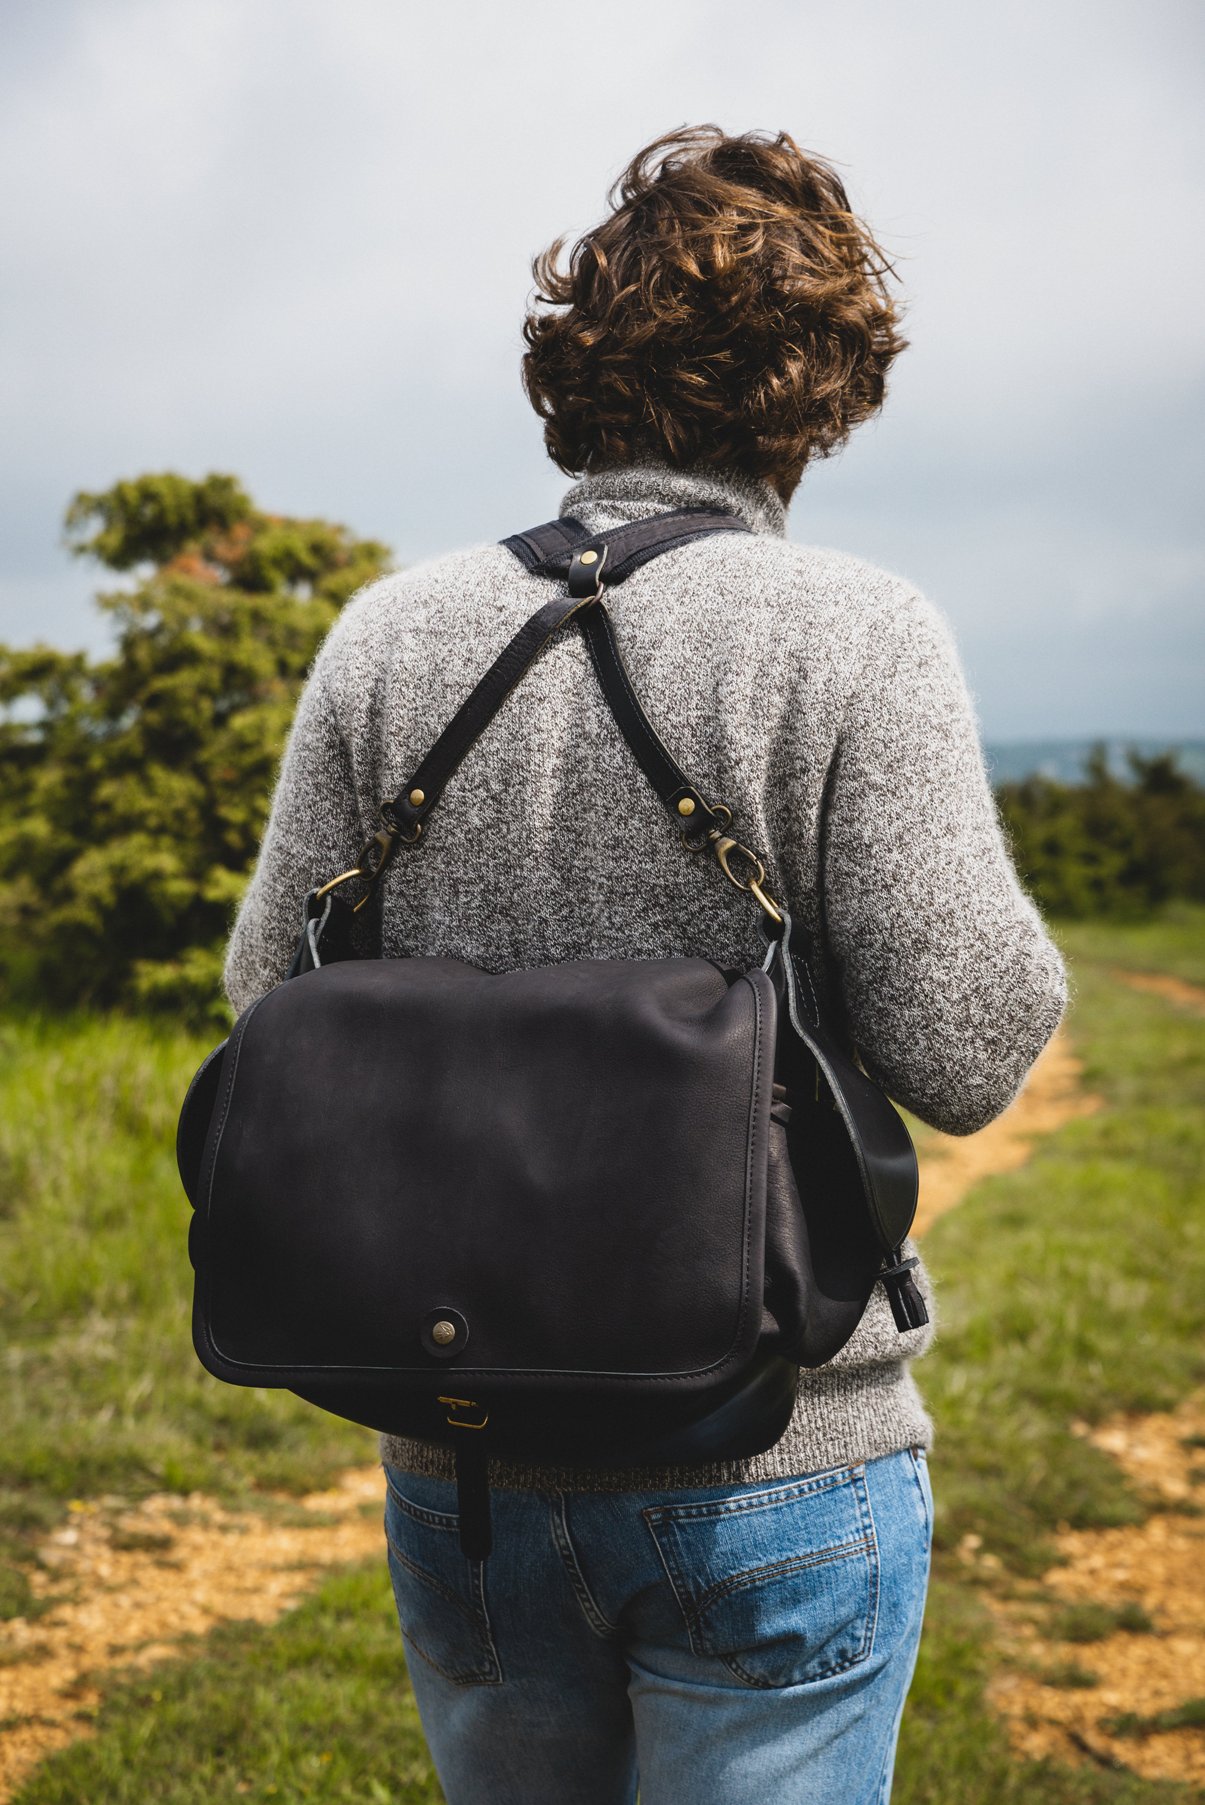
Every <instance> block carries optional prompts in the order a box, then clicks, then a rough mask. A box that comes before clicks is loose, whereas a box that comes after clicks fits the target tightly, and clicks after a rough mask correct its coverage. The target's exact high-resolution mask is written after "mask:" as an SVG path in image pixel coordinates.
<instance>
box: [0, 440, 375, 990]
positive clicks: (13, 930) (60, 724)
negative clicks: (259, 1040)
mask: <svg viewBox="0 0 1205 1805" xmlns="http://www.w3.org/2000/svg"><path fill="white" fill-rule="evenodd" d="M67 533H68V542H69V544H70V545H71V546H72V548H73V550H74V551H75V552H76V553H77V554H79V555H81V556H88V557H92V558H96V559H98V560H99V561H100V562H101V563H102V564H103V565H105V566H106V567H107V568H108V569H110V570H114V571H123V572H131V573H133V576H134V578H135V581H134V583H133V586H132V587H129V588H125V589H119V590H114V591H112V592H110V593H108V594H105V595H102V596H101V597H99V598H98V599H99V605H100V607H101V608H102V609H103V610H104V611H105V612H106V613H107V614H108V615H110V616H111V617H112V619H113V622H114V624H115V627H116V648H115V650H114V653H113V655H112V656H111V657H109V658H104V659H101V660H98V661H95V662H93V661H90V660H89V659H88V658H86V657H85V656H84V655H83V654H81V653H67V652H59V651H55V650H53V649H52V648H50V647H47V646H35V647H34V648H32V649H30V650H14V649H8V648H4V647H0V920H2V921H3V922H4V930H3V932H4V942H3V946H2V947H0V974H2V975H4V976H5V977H7V979H8V982H9V984H10V986H11V987H12V988H13V990H14V991H15V992H16V994H18V995H25V996H28V997H30V998H34V997H36V998H37V999H39V1000H40V1001H42V1002H45V1003H52V1004H59V1005H66V1004H79V1003H85V1004H92V1003H97V1004H112V1003H116V1002H124V1003H136V1004H141V1005H149V1006H152V1007H153V1006H165V1007H170V1008H171V1009H173V1010H175V1011H177V1012H183V1013H184V1014H186V1015H191V1016H193V1017H194V1018H196V1017H200V1016H202V1015H204V1014H206V1013H207V1012H213V1013H218V1014H219V1015H220V1004H219V1002H218V997H219V989H218V976H219V972H220V965H221V953H222V945H223V941H224V939H225V936H226V934H227V932H228V929H229V924H230V916H231V911H232V908H233V906H234V904H235V902H236V901H237V898H238V896H239V895H240V893H241V891H242V888H243V886H244V884H245V882H246V879H247V875H248V873H249V870H250V867H251V865H252V862H253V860H254V857H255V851H256V847H257V845H258V841H259V837H260V834H261V832H262V830H263V824H264V820H265V818H266V815H267V808H268V803H269V800H270V797H271V790H272V783H273V780H274V776H275V772H276V768H277V765H278V763H279V759H280V754H281V750H282V747H283V745H284V740H285V736H286V734H287V731H288V726H289V722H290V720H291V718H292V714H293V709H294V706H295V704H296V700H297V696H298V693H299V691H300V688H301V684H302V682H303V680H304V678H305V674H306V671H307V670H308V668H309V666H310V664H311V663H312V661H313V658H314V655H315V653H316V651H317V649H318V646H319V644H320V643H321V641H322V639H323V637H324V636H325V634H326V633H327V631H328V629H329V628H330V626H331V624H332V622H333V621H334V620H335V618H336V616H337V614H338V612H339V609H340V608H341V607H342V606H343V604H344V602H345V601H346V600H347V599H348V597H349V596H350V595H351V594H352V592H353V591H354V590H355V589H357V588H359V587H360V586H361V585H362V584H363V583H365V582H367V581H369V580H370V579H371V578H373V577H375V576H377V575H379V573H380V572H381V570H382V569H383V568H384V567H385V564H386V560H387V557H388V553H387V550H386V548H385V547H384V546H382V545H378V544H376V543H375V542H373V541H370V540H359V539H356V538H355V537H353V535H352V534H350V533H349V532H348V531H347V529H346V528H344V527H341V526H335V525H331V524H330V523H328V522H326V521H322V520H291V519H285V518H283V517H281V516H278V515H272V514H265V513H263V512H261V511H260V510H259V509H257V508H256V507H255V506H254V505H253V504H252V502H251V500H250V498H249V497H248V496H247V495H246V493H245V492H244V491H243V489H242V488H241V487H240V485H239V484H238V482H237V481H236V480H235V479H234V478H233V477H230V476H209V477H206V478H205V479H204V481H202V482H190V481H188V480H187V479H186V478H184V477H180V476H173V475H163V476H144V477H139V478H137V479H135V480H133V481H129V482H120V483H117V484H116V485H115V486H114V487H113V488H112V489H109V490H107V491H105V492H104V493H102V494H95V495H93V494H83V495H79V496H77V497H76V499H75V501H74V502H73V503H72V504H71V507H70V509H69V511H68V515H67Z"/></svg>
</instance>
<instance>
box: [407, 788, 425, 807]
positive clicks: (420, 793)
mask: <svg viewBox="0 0 1205 1805" xmlns="http://www.w3.org/2000/svg"><path fill="white" fill-rule="evenodd" d="M426 800H427V792H426V791H425V790H411V792H410V806H411V808H421V807H422V806H423V803H424V802H425V801H426Z"/></svg>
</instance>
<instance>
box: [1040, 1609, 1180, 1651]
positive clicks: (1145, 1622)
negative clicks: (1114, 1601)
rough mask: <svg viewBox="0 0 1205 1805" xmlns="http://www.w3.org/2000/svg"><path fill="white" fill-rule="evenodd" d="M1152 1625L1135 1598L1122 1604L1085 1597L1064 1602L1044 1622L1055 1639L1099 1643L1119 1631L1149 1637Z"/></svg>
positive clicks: (1057, 1640) (1152, 1628) (1058, 1640)
mask: <svg viewBox="0 0 1205 1805" xmlns="http://www.w3.org/2000/svg"><path fill="white" fill-rule="evenodd" d="M1154 1627H1155V1626H1154V1624H1153V1623H1152V1622H1151V1619H1150V1617H1149V1615H1148V1614H1147V1612H1146V1611H1144V1610H1143V1608H1142V1606H1141V1605H1140V1604H1138V1603H1137V1602H1136V1601H1135V1602H1133V1603H1129V1604H1122V1605H1108V1604H1096V1603H1095V1602H1094V1601H1093V1600H1091V1599H1085V1600H1084V1601H1083V1602H1082V1603H1080V1604H1070V1605H1065V1606H1064V1607H1063V1609H1062V1610H1061V1611H1056V1612H1055V1614H1054V1616H1053V1617H1052V1618H1051V1619H1050V1623H1049V1625H1048V1631H1049V1634H1050V1635H1051V1636H1052V1637H1053V1638H1054V1640H1055V1641H1056V1642H1103V1641H1104V1639H1105V1637H1106V1636H1115V1635H1116V1634H1117V1632H1118V1631H1119V1630H1125V1631H1128V1632H1129V1634H1130V1635H1139V1636H1149V1635H1150V1634H1151V1633H1152V1632H1153V1630H1154Z"/></svg>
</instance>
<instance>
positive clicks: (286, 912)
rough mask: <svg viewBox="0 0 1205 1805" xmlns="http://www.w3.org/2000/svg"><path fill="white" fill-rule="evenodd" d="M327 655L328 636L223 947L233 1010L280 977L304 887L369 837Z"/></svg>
mask: <svg viewBox="0 0 1205 1805" xmlns="http://www.w3.org/2000/svg"><path fill="white" fill-rule="evenodd" d="M331 656H332V639H331V638H328V639H327V641H326V644H325V646H324V647H323V650H322V651H321V652H320V653H319V655H318V660H317V663H316V664H315V666H314V669H313V671H312V673H311V675H310V678H309V681H308V682H307V684H306V686H305V688H304V689H303V691H302V693H301V697H300V700H299V701H298V704H297V711H296V713H295V715H294V717H293V726H292V729H291V731H290V734H289V739H288V744H287V745H286V747H285V754H284V759H283V762H282V764H281V768H280V775H279V777H278V779H277V783H276V792H275V795H274V796H273V798H272V809H271V813H270V814H269V816H268V825H267V828H266V829H265V832H264V837H263V842H262V844H261V846H260V849H259V858H258V860H257V861H256V866H255V870H254V872H253V874H252V877H251V882H250V884H249V885H248V887H247V890H246V893H245V895H244V897H243V901H242V904H241V906H240V908H239V911H238V916H237V918H236V920H235V923H234V929H233V932H232V933H231V936H230V943H229V946H228V947H227V950H226V966H225V972H224V974H223V980H224V983H225V988H226V995H227V996H228V997H229V999H230V1001H231V1003H232V1004H233V1005H234V1008H235V1009H236V1010H238V1011H240V1012H241V1011H242V1010H244V1009H245V1008H246V1007H247V1006H248V1004H250V1003H253V1002H254V1001H255V999H256V998H257V997H259V996H262V995H263V994H264V993H265V992H266V991H268V990H271V989H272V988H273V986H274V985H276V984H279V983H280V981H281V979H282V978H283V977H284V975H285V972H286V970H287V969H288V965H289V961H290V959H291V957H292V953H293V948H294V945H295V944H296V941H297V936H298V934H299V933H300V931H301V905H302V901H303V899H304V897H305V894H306V892H307V891H308V890H312V889H313V888H314V886H315V884H318V883H322V882H324V881H325V880H326V879H327V878H328V877H334V876H335V875H336V874H337V873H338V872H340V871H346V870H347V868H348V867H349V866H350V865H352V864H353V863H354V862H355V858H356V855H357V853H358V852H359V851H360V848H361V846H362V845H363V844H364V841H365V839H366V838H367V837H368V836H367V834H366V832H365V829H364V823H363V820H362V818H361V811H360V807H359V803H358V800H357V794H356V785H355V778H354V774H353V769H352V761H351V755H350V752H349V750H348V747H347V742H346V740H345V739H344V737H343V735H342V733H341V732H340V729H339V720H338V714H337V710H336V706H335V702H334V698H333V697H332V695H331V693H330V683H329V680H328V668H327V667H328V665H329V663H330V661H331ZM371 913H372V911H371V910H365V914H366V915H368V914H371Z"/></svg>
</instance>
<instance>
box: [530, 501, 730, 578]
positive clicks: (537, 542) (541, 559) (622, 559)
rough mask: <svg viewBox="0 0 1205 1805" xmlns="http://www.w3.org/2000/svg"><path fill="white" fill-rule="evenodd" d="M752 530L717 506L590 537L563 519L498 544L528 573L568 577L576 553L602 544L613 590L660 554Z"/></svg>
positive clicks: (633, 523) (655, 516) (673, 512)
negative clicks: (708, 539) (604, 546)
mask: <svg viewBox="0 0 1205 1805" xmlns="http://www.w3.org/2000/svg"><path fill="white" fill-rule="evenodd" d="M751 531H752V528H750V527H747V526H746V525H745V523H744V521H743V520H740V519H738V518H737V516H736V515H735V514H728V513H726V512H724V510H723V509H720V508H672V509H670V510H669V512H667V513H665V514H653V515H650V516H649V518H648V519H647V520H633V521H630V522H629V523H628V524H627V525H626V526H620V527H608V528H607V530H606V531H605V532H601V533H592V532H591V531H590V529H589V527H586V526H583V525H582V523H581V521H580V520H575V519H574V518H573V516H572V515H566V516H565V517H564V518H563V519H561V520H550V521H548V522H547V524H546V525H544V526H536V527H530V528H529V529H528V531H527V532H525V533H513V534H512V535H511V537H510V538H509V539H504V540H503V541H502V543H503V545H504V546H505V547H506V549H507V551H510V552H513V553H514V554H515V556H516V558H518V559H519V561H520V563H522V564H523V565H524V566H525V567H526V568H527V569H528V570H530V571H532V572H534V573H535V575H537V576H541V577H566V576H567V575H568V574H569V565H570V561H571V559H572V557H573V554H574V553H575V552H580V551H585V550H593V551H599V550H601V548H602V546H603V545H604V544H605V545H606V546H607V552H608V555H607V579H606V580H607V586H608V588H613V587H614V586H615V584H616V583H622V582H623V581H624V579H625V578H626V577H630V576H631V574H632V572H633V571H634V570H639V569H640V567H641V565H642V564H647V563H648V562H649V560H650V558H656V557H659V556H660V554H661V553H662V552H667V551H673V550H674V549H675V548H676V547H677V546H679V545H692V544H693V543H694V542H695V540H696V539H705V538H708V537H710V535H711V534H713V533H748V532H751Z"/></svg>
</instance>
